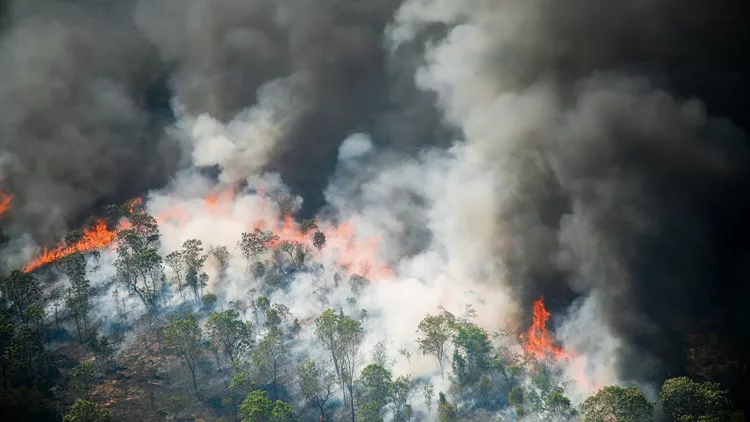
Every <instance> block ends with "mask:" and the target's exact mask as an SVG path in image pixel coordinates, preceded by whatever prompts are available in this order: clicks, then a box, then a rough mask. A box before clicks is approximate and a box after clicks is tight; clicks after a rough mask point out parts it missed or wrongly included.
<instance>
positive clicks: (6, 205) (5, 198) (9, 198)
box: [0, 191, 14, 216]
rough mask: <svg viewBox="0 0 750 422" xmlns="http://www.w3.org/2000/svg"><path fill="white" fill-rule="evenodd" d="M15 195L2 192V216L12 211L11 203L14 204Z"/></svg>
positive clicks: (0, 210)
mask: <svg viewBox="0 0 750 422" xmlns="http://www.w3.org/2000/svg"><path fill="white" fill-rule="evenodd" d="M13 198H14V197H13V195H12V194H9V193H5V192H3V191H0V216H1V215H3V214H5V213H6V212H7V211H8V210H9V209H10V203H11V202H13Z"/></svg>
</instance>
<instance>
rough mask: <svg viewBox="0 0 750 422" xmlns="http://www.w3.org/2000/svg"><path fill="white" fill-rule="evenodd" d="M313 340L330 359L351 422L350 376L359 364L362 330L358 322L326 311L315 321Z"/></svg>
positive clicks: (340, 314)
mask: <svg viewBox="0 0 750 422" xmlns="http://www.w3.org/2000/svg"><path fill="white" fill-rule="evenodd" d="M315 336H316V337H317V338H318V341H320V343H321V344H322V345H323V347H324V348H325V349H326V350H327V351H328V353H329V354H330V356H331V360H332V362H333V366H334V369H335V370H336V376H337V377H338V379H339V383H340V384H341V389H342V393H343V398H344V403H347V397H348V404H349V408H350V412H351V417H352V422H354V421H355V420H356V416H355V412H354V397H353V394H352V393H353V390H354V373H355V371H356V368H357V366H358V365H359V361H360V352H361V347H362V341H363V339H364V329H363V328H362V325H361V323H360V322H359V321H356V320H354V319H352V318H351V317H348V316H346V315H344V314H343V313H338V314H337V313H336V312H335V311H334V310H333V309H327V310H325V311H324V312H323V313H322V314H321V315H320V316H319V317H317V318H316V319H315ZM347 393H348V396H347Z"/></svg>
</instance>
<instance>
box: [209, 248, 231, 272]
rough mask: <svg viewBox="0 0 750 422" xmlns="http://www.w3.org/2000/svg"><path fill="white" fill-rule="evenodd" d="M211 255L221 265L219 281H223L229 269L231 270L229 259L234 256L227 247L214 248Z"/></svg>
mask: <svg viewBox="0 0 750 422" xmlns="http://www.w3.org/2000/svg"><path fill="white" fill-rule="evenodd" d="M210 253H211V255H212V256H213V257H214V259H215V260H216V262H217V263H218V264H219V279H220V280H223V279H224V277H226V274H227V269H229V259H230V258H231V257H232V254H230V253H229V249H228V248H227V247H226V246H215V247H212V248H211V249H210Z"/></svg>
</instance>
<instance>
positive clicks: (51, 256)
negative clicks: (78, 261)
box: [24, 220, 124, 272]
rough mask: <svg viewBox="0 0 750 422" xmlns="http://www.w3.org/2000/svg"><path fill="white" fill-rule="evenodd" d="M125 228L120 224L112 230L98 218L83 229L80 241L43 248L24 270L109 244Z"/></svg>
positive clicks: (33, 268)
mask: <svg viewBox="0 0 750 422" xmlns="http://www.w3.org/2000/svg"><path fill="white" fill-rule="evenodd" d="M123 228H124V227H123V225H120V227H118V228H117V229H116V230H110V229H108V228H107V224H106V223H105V222H104V220H97V221H96V222H95V223H94V224H93V225H92V226H91V227H89V228H85V229H84V230H83V236H82V237H81V239H80V240H79V241H77V242H75V243H74V244H72V245H66V244H64V243H60V244H59V245H58V246H57V247H55V248H53V249H45V250H43V251H42V254H41V255H40V256H39V257H37V258H36V259H34V260H33V261H31V262H30V263H29V264H28V265H27V266H26V268H24V271H25V272H31V271H34V270H35V269H37V268H39V267H42V266H44V265H47V264H50V263H52V262H55V261H57V260H59V259H62V258H64V257H66V256H68V255H71V254H74V253H76V252H91V251H95V250H97V249H101V248H103V247H105V246H108V245H110V244H111V243H112V242H114V241H115V240H116V239H117V233H118V231H120V230H122V229H123Z"/></svg>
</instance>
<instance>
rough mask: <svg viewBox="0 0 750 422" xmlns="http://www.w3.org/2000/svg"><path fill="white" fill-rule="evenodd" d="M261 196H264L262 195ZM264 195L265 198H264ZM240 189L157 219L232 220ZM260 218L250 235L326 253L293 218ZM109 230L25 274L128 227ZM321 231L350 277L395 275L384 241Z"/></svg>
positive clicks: (52, 254) (337, 229) (93, 231)
mask: <svg viewBox="0 0 750 422" xmlns="http://www.w3.org/2000/svg"><path fill="white" fill-rule="evenodd" d="M259 194H260V192H259ZM260 195H262V194H260ZM236 197H237V189H236V188H235V187H229V188H221V189H216V190H214V191H213V192H211V193H210V194H208V195H207V196H206V197H205V198H202V202H201V204H202V205H201V206H199V209H195V208H193V207H188V206H182V205H180V204H172V205H170V206H169V207H167V208H165V209H162V210H159V211H158V212H156V213H155V214H154V218H155V219H156V221H157V223H158V224H159V225H160V226H163V225H173V226H176V227H184V226H185V225H186V224H187V223H188V222H189V221H190V220H191V218H193V217H195V215H196V214H197V213H205V214H207V215H210V216H211V218H212V219H213V220H215V221H220V220H222V219H229V218H231V215H230V214H231V211H232V208H233V206H234V205H235V199H236ZM257 199H258V200H259V201H260V209H261V211H262V210H264V209H265V204H264V198H263V196H258V197H257ZM141 203H142V201H141V200H140V198H139V199H136V200H134V201H132V203H131V212H133V211H134V207H135V206H136V205H138V204H141ZM260 214H261V215H259V216H258V217H257V218H251V219H250V220H251V221H248V222H247V224H246V227H247V230H248V231H253V230H255V229H261V230H267V231H271V232H272V233H273V234H275V235H276V236H278V238H279V239H278V241H277V242H275V244H272V245H271V246H278V244H279V243H281V242H296V243H300V244H303V245H306V246H309V247H310V248H309V249H310V251H311V253H312V254H313V256H315V257H318V256H320V255H321V253H322V251H319V250H317V249H316V248H315V247H313V245H312V235H313V233H314V232H315V230H312V231H308V232H305V231H303V230H302V228H301V227H300V225H299V224H298V223H297V222H296V221H294V219H293V218H292V216H291V215H288V214H286V215H282V216H279V217H277V218H268V217H263V216H262V214H263V212H261V213H260ZM122 224H125V223H121V226H120V227H118V228H117V229H115V230H109V229H108V228H107V226H106V224H105V223H104V221H98V222H97V223H96V224H95V225H94V226H93V227H92V228H90V229H86V230H84V233H83V234H84V235H83V238H82V239H81V240H80V241H79V242H77V243H76V244H74V245H65V244H63V243H61V244H60V245H59V246H57V247H56V248H54V249H51V250H45V251H43V252H42V254H41V255H40V256H39V257H38V258H36V259H34V260H33V261H32V262H31V263H29V264H28V265H27V266H26V268H25V271H26V272H29V271H33V270H35V269H37V268H39V267H41V266H44V265H46V264H49V263H52V262H54V261H57V260H59V259H61V258H63V257H65V256H68V255H70V254H72V253H75V252H90V251H94V250H97V249H100V248H103V247H106V246H108V245H110V244H111V243H113V242H114V241H115V240H116V239H117V233H118V232H119V231H120V230H122V229H123V228H124V227H123V226H122ZM315 224H316V226H317V230H319V231H321V232H322V233H323V234H324V235H325V237H326V246H325V249H326V250H327V251H330V253H331V254H332V255H333V257H334V263H335V265H336V266H337V267H338V268H339V269H341V270H343V271H345V272H347V273H348V274H350V275H351V274H358V275H361V276H363V277H365V278H368V279H381V278H389V277H392V276H393V275H394V273H393V271H391V270H390V268H388V267H387V266H386V265H382V264H380V263H378V252H379V249H380V239H379V238H376V237H371V238H365V239H357V236H356V231H355V228H354V226H353V225H352V224H350V223H343V224H339V225H332V224H329V223H324V222H321V221H320V220H319V219H318V220H316V221H315Z"/></svg>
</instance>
